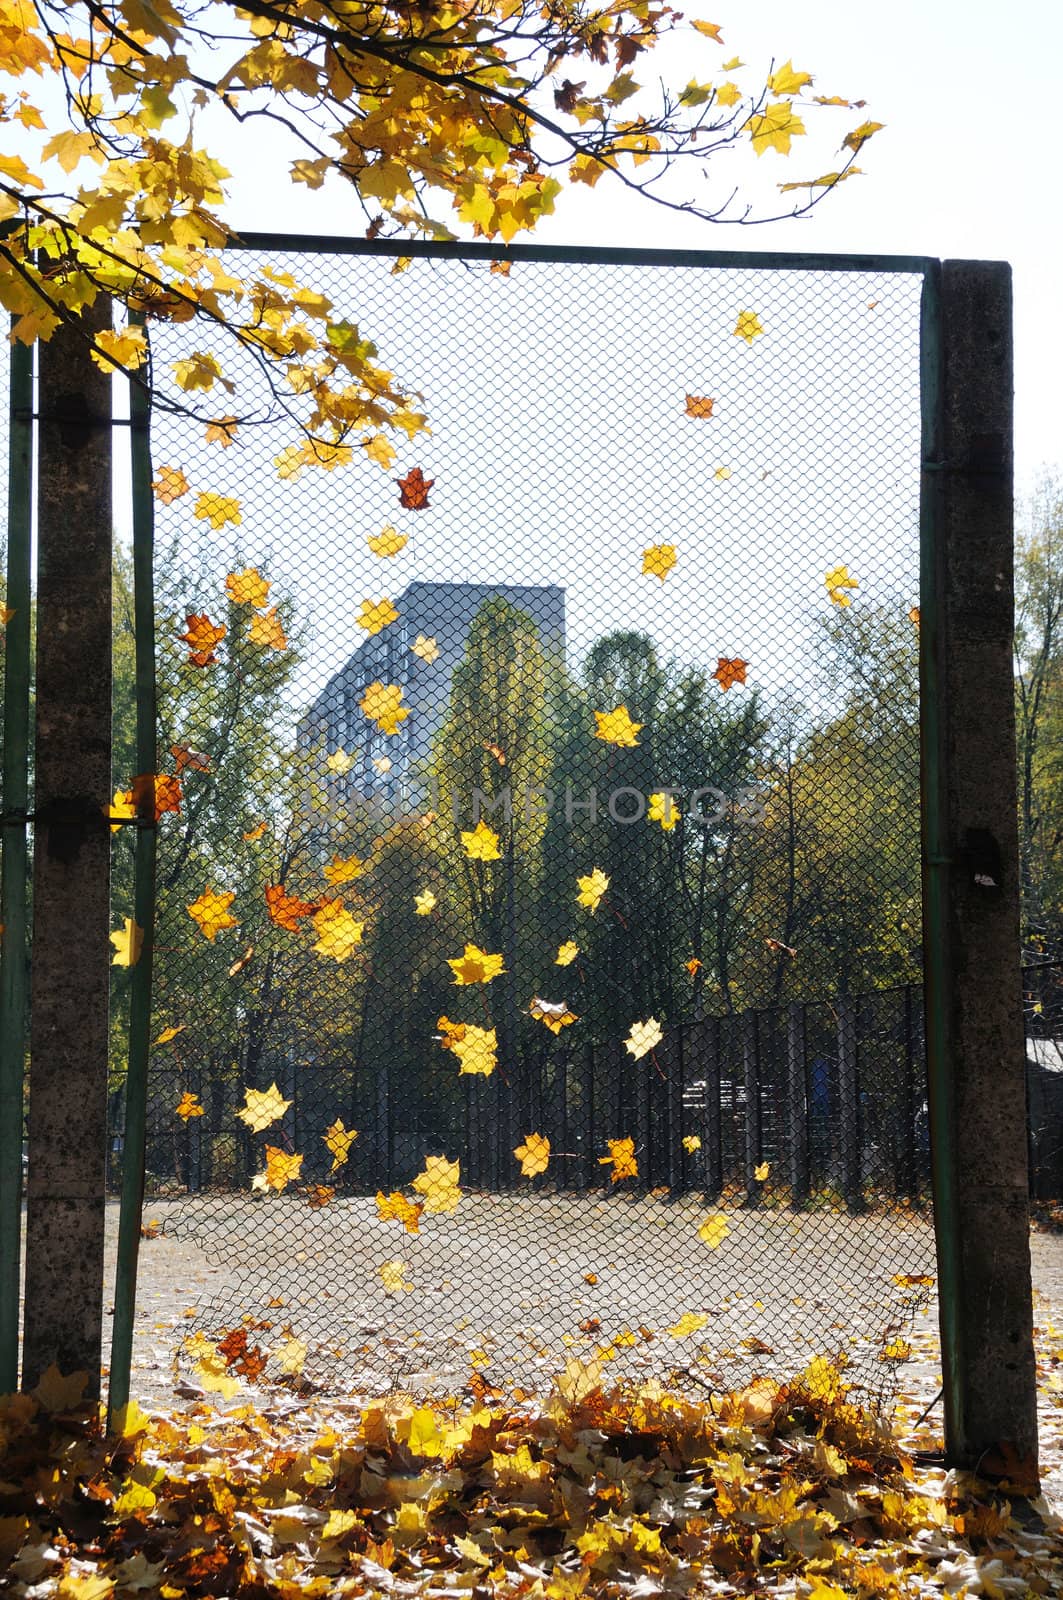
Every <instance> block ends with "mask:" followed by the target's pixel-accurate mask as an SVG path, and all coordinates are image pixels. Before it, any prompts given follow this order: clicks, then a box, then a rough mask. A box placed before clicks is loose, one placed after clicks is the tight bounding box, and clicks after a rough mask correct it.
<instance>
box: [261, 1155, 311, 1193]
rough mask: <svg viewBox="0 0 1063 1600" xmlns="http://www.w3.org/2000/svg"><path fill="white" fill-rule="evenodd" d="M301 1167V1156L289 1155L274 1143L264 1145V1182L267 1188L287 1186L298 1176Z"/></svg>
mask: <svg viewBox="0 0 1063 1600" xmlns="http://www.w3.org/2000/svg"><path fill="white" fill-rule="evenodd" d="M302 1167H303V1158H302V1156H296V1155H289V1154H288V1153H287V1151H285V1150H278V1148H277V1146H276V1145H275V1144H268V1145H267V1146H266V1183H267V1185H268V1187H269V1188H271V1189H277V1190H280V1189H284V1188H287V1186H288V1184H289V1183H294V1182H295V1181H296V1179H297V1178H298V1177H299V1175H300V1173H301V1171H302Z"/></svg>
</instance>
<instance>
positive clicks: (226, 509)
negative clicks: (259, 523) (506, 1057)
mask: <svg viewBox="0 0 1063 1600" xmlns="http://www.w3.org/2000/svg"><path fill="white" fill-rule="evenodd" d="M192 515H193V516H194V517H195V518H196V519H197V520H198V521H199V522H209V523H210V525H211V527H212V528H214V529H218V528H224V527H225V524H226V523H227V522H231V523H232V524H233V525H234V527H239V526H240V524H241V523H242V522H243V520H244V519H243V514H242V513H241V511H240V502H239V500H233V499H231V498H230V497H229V496H228V495H224V494H215V493H214V491H213V490H211V489H204V491H203V493H202V494H200V495H198V496H197V497H196V504H195V508H194V510H193V512H192Z"/></svg>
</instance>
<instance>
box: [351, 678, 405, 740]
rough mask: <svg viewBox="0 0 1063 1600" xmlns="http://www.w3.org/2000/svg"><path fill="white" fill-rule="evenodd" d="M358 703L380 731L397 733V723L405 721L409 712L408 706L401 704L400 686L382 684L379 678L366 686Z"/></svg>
mask: <svg viewBox="0 0 1063 1600" xmlns="http://www.w3.org/2000/svg"><path fill="white" fill-rule="evenodd" d="M358 704H359V706H360V707H361V709H362V711H363V712H364V713H365V715H366V716H367V717H368V718H369V720H370V722H375V723H376V725H377V727H378V728H379V729H380V731H381V733H398V731H399V723H400V722H405V720H406V718H407V717H408V716H409V714H410V708H409V706H404V705H403V704H402V688H401V686H400V685H399V684H397V683H390V684H384V683H381V682H380V680H379V679H378V680H377V681H376V682H375V683H371V684H370V685H369V686H368V688H367V689H366V691H365V693H364V694H363V695H362V698H361V699H360V700H359V702H358Z"/></svg>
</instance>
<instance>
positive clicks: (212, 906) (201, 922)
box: [185, 886, 239, 944]
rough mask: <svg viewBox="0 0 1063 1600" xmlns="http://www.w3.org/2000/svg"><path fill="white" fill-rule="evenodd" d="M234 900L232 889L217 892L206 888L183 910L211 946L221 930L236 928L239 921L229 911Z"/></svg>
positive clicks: (234, 895)
mask: <svg viewBox="0 0 1063 1600" xmlns="http://www.w3.org/2000/svg"><path fill="white" fill-rule="evenodd" d="M235 899H236V891H235V890H233V889H228V890H221V891H219V890H217V889H211V888H210V887H209V886H208V887H207V888H206V889H204V890H203V893H202V894H201V895H200V896H199V898H198V899H197V900H193V901H192V904H191V905H189V906H186V907H185V909H186V911H187V912H188V915H189V916H190V917H191V918H192V920H193V922H195V923H196V924H197V926H198V927H199V931H200V933H202V934H203V935H204V937H205V938H207V939H209V940H210V941H211V943H212V944H213V943H214V936H215V934H217V933H220V932H221V930H222V929H223V928H235V927H237V926H238V922H239V919H238V918H237V917H234V916H233V915H232V913H231V912H230V910H229V907H230V906H231V905H232V903H233V901H234V900H235Z"/></svg>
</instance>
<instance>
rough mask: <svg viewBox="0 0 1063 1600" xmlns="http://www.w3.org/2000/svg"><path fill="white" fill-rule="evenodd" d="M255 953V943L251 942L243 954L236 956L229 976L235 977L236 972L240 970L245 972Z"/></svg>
mask: <svg viewBox="0 0 1063 1600" xmlns="http://www.w3.org/2000/svg"><path fill="white" fill-rule="evenodd" d="M254 953H255V947H254V945H253V944H249V945H248V947H247V949H246V950H245V951H244V953H243V955H242V956H238V957H237V958H236V960H235V961H234V962H233V964H232V966H231V967H230V968H229V971H228V974H227V976H228V977H230V978H235V977H236V974H237V973H238V972H243V970H244V968H245V967H246V966H247V963H248V962H249V961H250V959H251V957H252V956H253V955H254Z"/></svg>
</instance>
